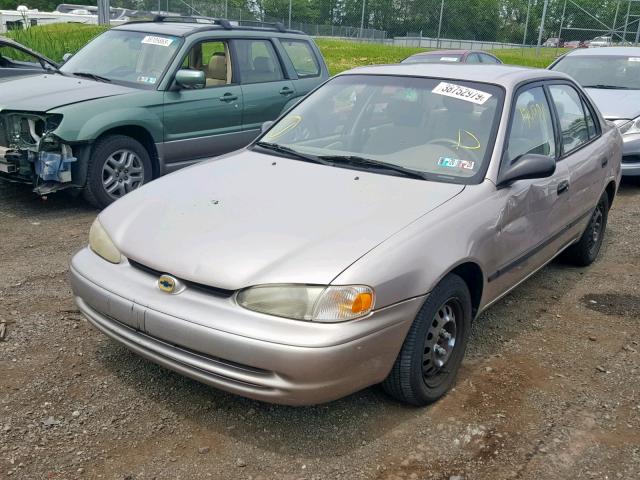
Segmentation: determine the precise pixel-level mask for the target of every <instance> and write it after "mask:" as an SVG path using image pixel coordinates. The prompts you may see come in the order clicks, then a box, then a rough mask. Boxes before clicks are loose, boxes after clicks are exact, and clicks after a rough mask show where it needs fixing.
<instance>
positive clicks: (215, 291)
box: [128, 258, 234, 298]
mask: <svg viewBox="0 0 640 480" xmlns="http://www.w3.org/2000/svg"><path fill="white" fill-rule="evenodd" d="M128 260H129V263H130V264H131V266H132V267H134V268H137V269H138V270H142V271H143V272H146V273H148V274H149V275H153V276H154V277H159V276H160V275H171V273H170V272H161V271H159V270H156V269H154V268H151V267H148V266H146V265H143V264H142V263H140V262H136V261H135V260H131V259H130V258H129V259H128ZM180 280H181V281H182V282H184V284H185V285H187V287H189V288H193V289H195V290H200V291H201V292H205V293H208V294H210V295H214V296H216V297H220V298H229V297H231V295H233V294H234V290H227V289H224V288H218V287H212V286H210V285H204V284H202V283H196V282H191V281H189V280H184V279H182V278H180Z"/></svg>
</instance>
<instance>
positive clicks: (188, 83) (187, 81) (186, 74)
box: [176, 69, 207, 88]
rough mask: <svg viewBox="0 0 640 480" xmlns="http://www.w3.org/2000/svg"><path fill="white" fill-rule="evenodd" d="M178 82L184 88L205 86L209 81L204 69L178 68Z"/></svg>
mask: <svg viewBox="0 0 640 480" xmlns="http://www.w3.org/2000/svg"><path fill="white" fill-rule="evenodd" d="M176 83H177V84H178V85H180V86H181V87H183V88H204V86H205V85H206V83H207V81H206V78H205V76H204V72H203V71H202V70H186V69H183V70H178V72H177V73H176Z"/></svg>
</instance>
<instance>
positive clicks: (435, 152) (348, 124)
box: [259, 75, 503, 183]
mask: <svg viewBox="0 0 640 480" xmlns="http://www.w3.org/2000/svg"><path fill="white" fill-rule="evenodd" d="M502 99H503V91H502V89H501V88H500V87H497V86H495V85H488V84H482V83H476V82H467V81H453V80H451V81H448V80H442V79H434V78H417V77H399V76H384V75H344V76H339V77H336V78H335V79H333V80H331V81H329V82H328V83H326V84H325V85H324V86H323V87H321V88H320V89H318V90H317V91H316V92H314V93H313V94H311V95H310V96H309V97H307V98H306V99H305V100H304V101H302V102H301V103H300V104H298V105H297V106H296V107H295V108H294V109H293V110H291V111H290V112H289V113H288V114H286V115H285V116H284V117H283V118H282V119H281V120H280V121H278V122H277V123H276V124H274V125H273V126H272V128H271V129H270V130H269V131H268V132H267V133H266V134H265V135H264V136H263V137H262V138H261V139H260V141H261V142H264V143H269V144H271V145H273V144H276V145H278V146H280V147H285V148H287V149H289V150H294V151H295V152H298V153H301V154H304V155H311V156H315V157H317V158H321V159H327V160H329V161H333V162H339V161H340V159H341V158H342V159H347V160H348V159H350V158H356V159H358V160H359V166H360V167H361V168H362V169H370V170H376V168H375V166H374V165H368V166H369V167H370V168H365V162H363V161H362V160H372V161H374V162H379V163H384V164H388V165H392V166H394V167H401V168H403V169H410V171H411V172H418V173H419V174H420V176H421V178H427V179H430V180H439V181H451V182H455V183H471V181H472V180H473V181H479V178H480V177H481V176H482V175H483V174H484V166H485V165H486V163H487V161H488V158H489V156H490V155H491V152H492V149H493V141H494V136H495V130H496V128H497V123H498V120H499V111H500V110H501V106H502ZM259 143H260V142H259ZM341 166H343V165H341ZM347 166H348V167H351V166H353V164H352V163H349V164H348V165H347ZM396 170H398V169H396ZM377 171H378V170H377ZM390 174H392V173H390Z"/></svg>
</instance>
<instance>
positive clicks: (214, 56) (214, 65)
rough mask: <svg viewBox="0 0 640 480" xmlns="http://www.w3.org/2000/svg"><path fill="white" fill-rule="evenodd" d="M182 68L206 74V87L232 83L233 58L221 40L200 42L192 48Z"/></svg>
mask: <svg viewBox="0 0 640 480" xmlns="http://www.w3.org/2000/svg"><path fill="white" fill-rule="evenodd" d="M182 68H188V69H190V70H201V71H203V72H204V75H205V77H206V80H207V83H206V87H217V86H219V85H227V84H229V83H231V72H232V70H231V56H230V55H229V47H228V45H227V43H226V42H222V41H220V40H216V41H211V42H200V43H197V44H196V45H194V46H193V47H191V50H189V53H187V55H186V57H185V58H184V60H183V62H182Z"/></svg>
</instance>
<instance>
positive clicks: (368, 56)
mask: <svg viewBox="0 0 640 480" xmlns="http://www.w3.org/2000/svg"><path fill="white" fill-rule="evenodd" d="M103 31H104V27H100V26H97V25H79V24H71V23H64V24H55V25H47V26H41V27H31V28H29V29H27V30H12V31H10V32H9V33H8V36H9V37H11V38H13V39H14V40H17V41H18V42H20V43H22V44H24V45H26V46H28V47H30V48H32V49H33V50H36V51H37V52H40V53H42V54H44V55H46V56H47V57H49V58H51V59H52V60H56V61H61V60H62V56H63V55H64V54H65V53H75V52H76V51H78V50H79V49H80V48H81V47H82V46H83V45H85V44H86V43H87V42H88V41H89V40H91V39H92V38H93V37H95V36H96V35H98V34H100V33H102V32H103ZM317 43H318V46H319V47H320V50H321V51H322V54H323V55H324V58H325V60H326V62H327V65H328V67H329V72H330V73H331V75H335V74H336V73H339V72H342V71H343V70H348V69H350V68H353V67H357V66H361V65H371V64H376V63H397V62H399V61H400V60H402V59H403V58H406V57H408V56H409V55H412V54H414V53H417V52H422V51H425V50H426V49H425V48H417V47H397V46H391V45H380V44H378V43H357V42H348V41H343V40H331V39H324V38H323V39H318V40H317ZM565 51H566V50H565V49H555V48H542V49H541V51H540V55H536V52H535V49H534V48H528V49H519V48H514V49H504V50H492V51H491V53H493V54H494V55H496V56H497V57H498V58H500V59H501V60H502V61H503V62H504V63H508V64H512V65H524V66H528V67H540V68H544V67H546V66H548V65H549V64H550V63H551V62H552V61H553V59H554V58H555V57H556V56H557V55H561V54H562V53H564V52H565Z"/></svg>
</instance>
